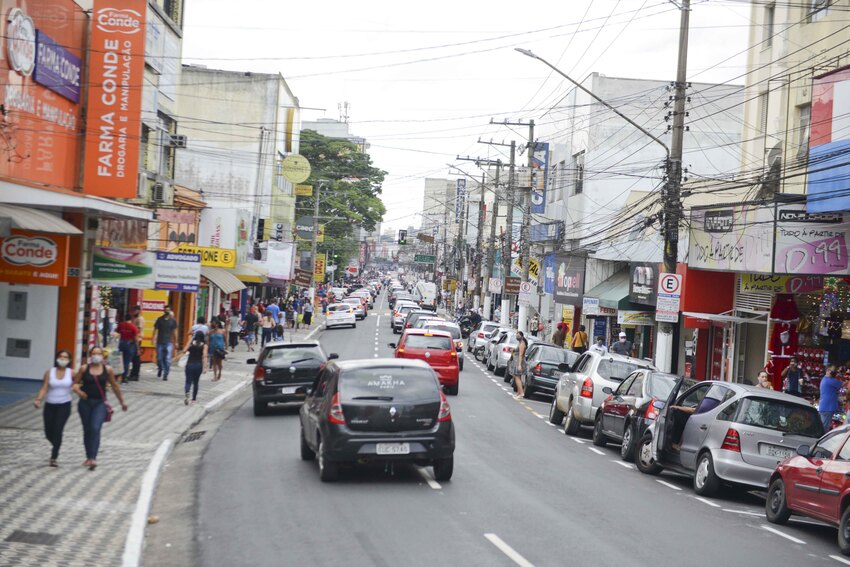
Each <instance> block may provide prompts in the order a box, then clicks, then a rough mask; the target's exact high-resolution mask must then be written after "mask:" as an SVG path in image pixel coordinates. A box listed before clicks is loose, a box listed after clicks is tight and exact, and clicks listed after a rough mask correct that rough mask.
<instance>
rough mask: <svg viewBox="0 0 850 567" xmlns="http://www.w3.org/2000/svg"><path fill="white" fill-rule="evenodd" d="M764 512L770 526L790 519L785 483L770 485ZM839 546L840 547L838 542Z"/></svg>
mask: <svg viewBox="0 0 850 567" xmlns="http://www.w3.org/2000/svg"><path fill="white" fill-rule="evenodd" d="M764 512H765V516H766V517H767V521H768V522H770V523H771V524H784V523H785V522H787V521H788V518H790V517H791V510H789V509H788V500H787V498H786V495H785V481H783V480H782V479H781V478H777V479H776V480H774V481H773V482H771V483H770V488H768V489H767V501H766V502H765V503H764ZM843 519H844V518H843V517H842V520H843ZM838 534H839V540H840V537H841V528H839V529H838ZM839 545H841V544H840V542H839Z"/></svg>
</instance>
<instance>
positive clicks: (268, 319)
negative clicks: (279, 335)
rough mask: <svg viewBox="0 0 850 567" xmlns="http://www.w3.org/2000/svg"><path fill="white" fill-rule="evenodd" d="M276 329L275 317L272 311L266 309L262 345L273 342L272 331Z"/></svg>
mask: <svg viewBox="0 0 850 567" xmlns="http://www.w3.org/2000/svg"><path fill="white" fill-rule="evenodd" d="M273 330H274V317H273V316H272V313H271V311H268V310H267V311H266V312H265V313H263V338H262V342H261V343H260V346H261V347H264V346H266V343H268V342H271V340H272V331H273Z"/></svg>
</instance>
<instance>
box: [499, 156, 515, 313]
mask: <svg viewBox="0 0 850 567" xmlns="http://www.w3.org/2000/svg"><path fill="white" fill-rule="evenodd" d="M515 168H516V142H514V141H513V140H511V163H510V168H509V169H508V214H507V218H506V219H505V247H504V249H503V252H502V270H503V272H504V283H503V284H502V320H501V323H502V326H503V327H510V325H511V300H510V299H508V294H507V293H506V291H507V289H506V288H507V281H508V278H509V277H510V276H511V248H512V247H513V234H514V230H513V229H514V204H515V203H516V175H515V173H516V172H515Z"/></svg>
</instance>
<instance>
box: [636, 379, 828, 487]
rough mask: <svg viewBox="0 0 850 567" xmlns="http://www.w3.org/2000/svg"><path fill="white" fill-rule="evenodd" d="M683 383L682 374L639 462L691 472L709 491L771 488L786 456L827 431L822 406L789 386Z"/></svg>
mask: <svg viewBox="0 0 850 567" xmlns="http://www.w3.org/2000/svg"><path fill="white" fill-rule="evenodd" d="M682 389H684V388H683V381H680V382H678V383H677V384H676V386H675V387H674V388H673V391H672V392H671V393H670V395H669V396H668V397H667V401H666V403H665V405H664V408H663V411H661V412H660V413H659V415H658V418H657V419H656V421H655V423H654V424H653V425H652V426H651V427H650V429H649V431H648V432H647V434H644V437H643V438H642V439H641V441H640V445H639V446H638V459H637V465H638V468H639V469H640V470H641V471H642V472H647V473H651V474H652V473H657V472H658V471H660V470H661V469H670V470H673V471H676V472H679V473H681V474H685V475H688V476H691V477H692V478H693V483H694V491H695V492H696V493H697V494H700V495H702V496H710V495H712V494H715V493H716V492H717V491H718V490H719V489H720V485H721V484H722V483H731V484H738V485H743V486H750V487H756V488H761V489H765V488H767V485H768V481H769V480H770V478H771V475H772V474H773V471H774V470H775V469H776V466H777V465H778V464H779V463H781V462H782V461H784V460H785V459H788V458H790V457H792V456H793V455H794V452H795V450H796V448H797V447H799V446H800V445H807V444H811V443H812V442H813V441H814V440H816V439H818V438H819V437H821V435H823V424H822V423H821V421H820V416H819V415H818V412H817V410H816V409H815V408H813V407H812V406H811V405H809V404H808V403H807V402H806V401H805V400H803V399H801V398H798V397H795V396H791V395H789V394H784V393H782V392H774V391H773V390H766V389H763V388H756V387H754V386H750V385H744V384H732V383H729V382H719V381H714V380H711V381H706V382H700V383H698V384H697V385H695V386H693V387H691V388H689V389H687V390H686V391H685V392H684V393H681V390H682ZM647 437H649V438H650V439H649V446H650V447H651V461H650V462H649V463H648V466H645V465H647V463H644V462H642V458H641V455H642V451H644V447H645V440H646V438H647Z"/></svg>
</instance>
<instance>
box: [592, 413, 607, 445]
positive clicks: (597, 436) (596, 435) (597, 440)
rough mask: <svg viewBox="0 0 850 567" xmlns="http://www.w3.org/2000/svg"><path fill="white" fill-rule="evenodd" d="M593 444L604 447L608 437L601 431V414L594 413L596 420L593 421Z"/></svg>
mask: <svg viewBox="0 0 850 567" xmlns="http://www.w3.org/2000/svg"><path fill="white" fill-rule="evenodd" d="M593 444H594V445H596V446H597V447H604V446H605V445H607V444H608V438H607V437H606V436H605V433H603V432H602V414H601V413H598V414H596V420H595V421H594V422H593Z"/></svg>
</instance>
